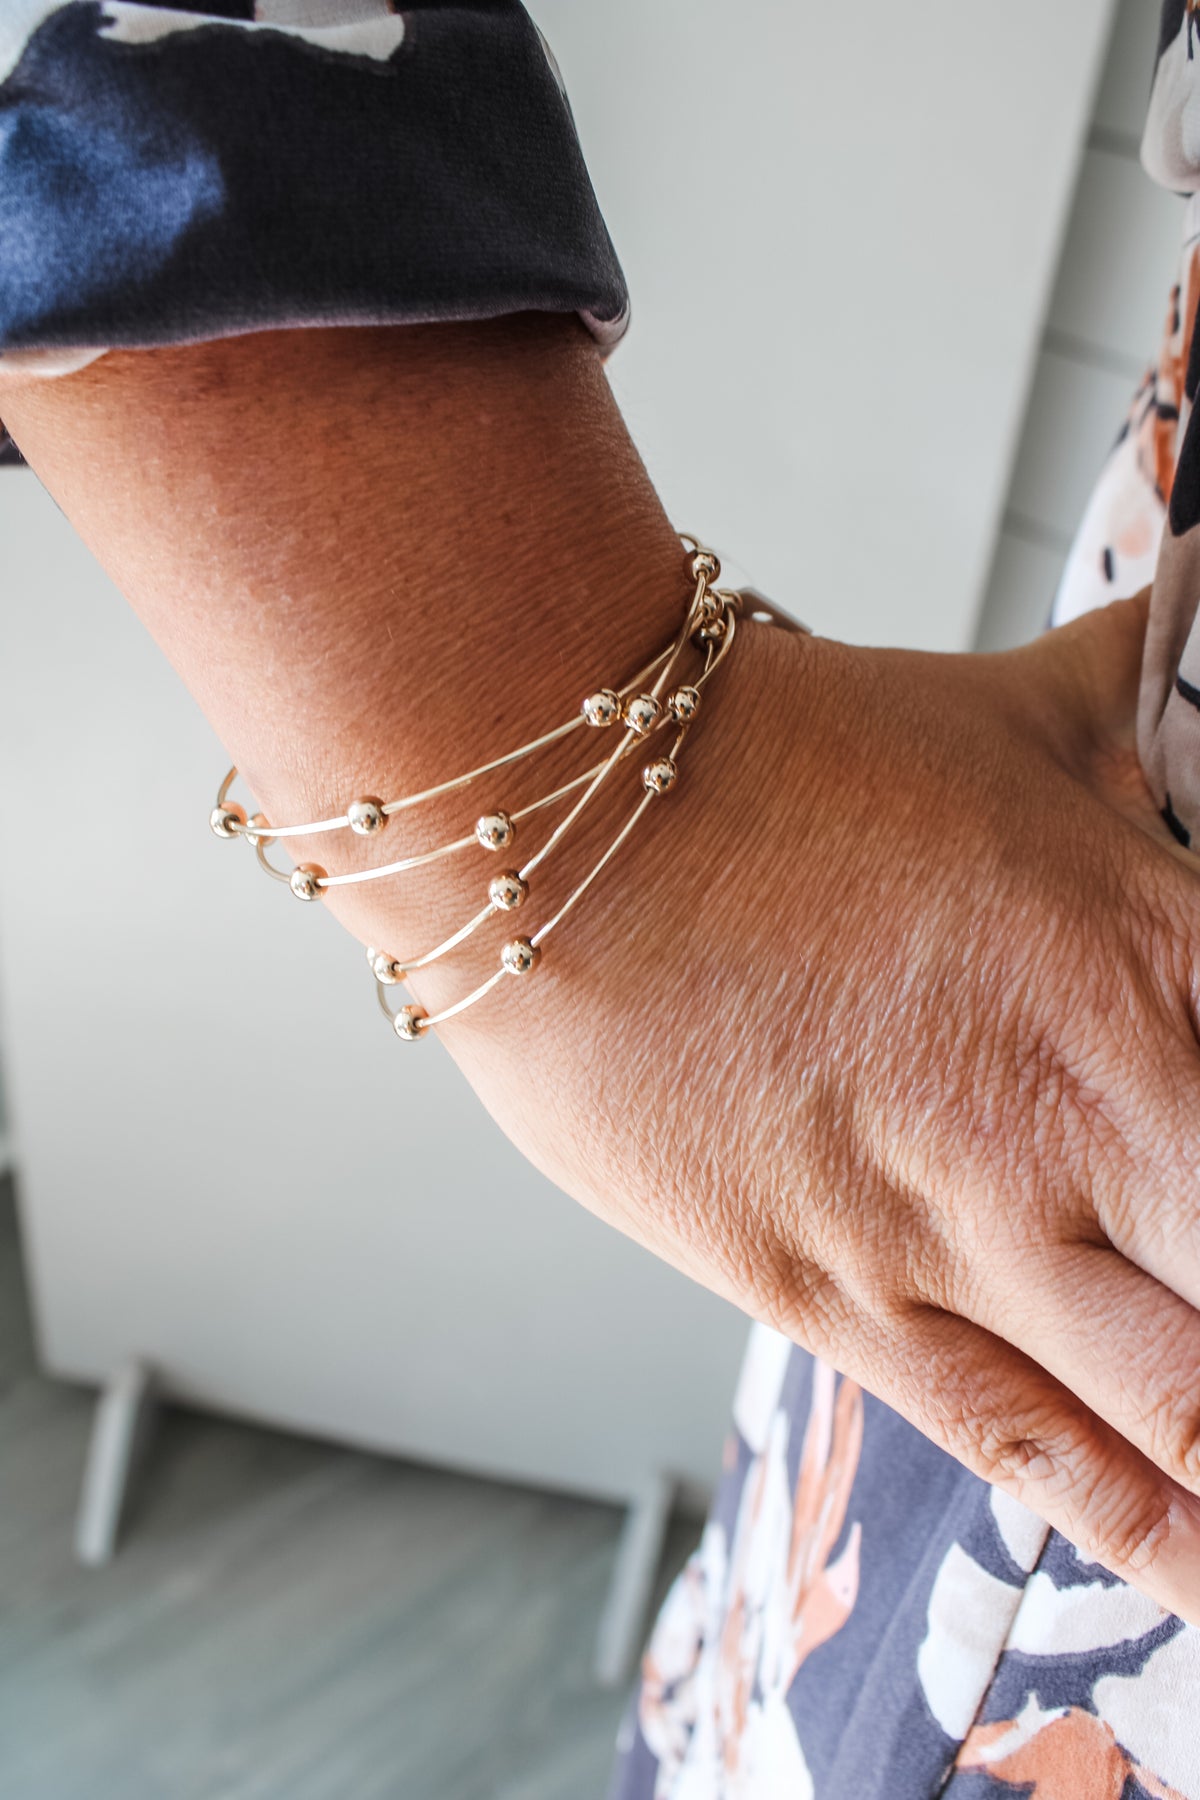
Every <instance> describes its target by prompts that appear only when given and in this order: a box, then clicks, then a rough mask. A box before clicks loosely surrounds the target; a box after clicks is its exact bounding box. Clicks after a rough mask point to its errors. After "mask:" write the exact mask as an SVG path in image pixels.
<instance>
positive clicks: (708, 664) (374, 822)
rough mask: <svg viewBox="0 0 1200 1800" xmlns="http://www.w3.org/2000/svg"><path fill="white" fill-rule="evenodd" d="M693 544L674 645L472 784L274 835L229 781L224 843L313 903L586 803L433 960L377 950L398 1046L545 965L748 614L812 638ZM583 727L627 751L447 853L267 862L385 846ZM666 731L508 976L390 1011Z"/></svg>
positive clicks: (220, 805) (520, 944)
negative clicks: (453, 798) (274, 848)
mask: <svg viewBox="0 0 1200 1800" xmlns="http://www.w3.org/2000/svg"><path fill="white" fill-rule="evenodd" d="M683 542H684V544H685V545H686V546H688V549H689V556H688V573H689V575H690V577H691V579H692V581H693V583H694V587H693V592H692V597H691V600H690V601H689V603H688V607H687V611H686V614H685V616H684V620H683V624H682V625H681V627H680V629H679V631H678V632H677V634H676V635H675V637H674V638H673V639H672V640H671V642H670V643H669V644H667V645H666V646H665V648H664V649H662V650H660V651H659V652H658V654H657V655H656V656H654V657H652V658H651V659H650V661H649V662H648V663H645V664H643V666H642V667H641V668H640V669H638V670H637V671H636V672H635V673H634V674H633V675H631V676H630V677H629V678H628V679H627V680H626V681H624V682H622V683H621V684H620V685H618V686H616V687H602V688H598V689H596V690H595V691H594V692H592V693H590V694H588V695H587V696H586V698H585V699H584V701H583V703H582V706H581V707H580V708H579V710H578V711H577V712H576V713H574V714H573V715H572V717H571V718H569V719H567V720H566V721H564V722H563V723H562V724H559V725H556V726H553V727H552V728H551V729H550V730H549V731H545V732H543V733H541V735H540V736H538V737H536V738H532V739H530V741H529V742H528V743H525V744H521V745H519V746H518V747H517V748H516V749H515V750H510V751H507V752H506V753H505V754H504V755H502V756H497V757H493V758H491V759H490V760H489V761H488V762H485V763H481V764H480V765H479V766H478V767H477V768H473V769H468V770H467V771H466V772H465V773H464V774H462V775H456V776H453V777H452V778H451V779H450V780H448V781H442V782H439V783H437V785H436V786H434V787H429V788H424V789H422V790H421V791H420V792H419V793H415V794H406V795H403V796H401V797H400V798H398V799H395V800H388V801H383V800H380V799H377V798H376V797H375V796H374V795H368V796H364V797H362V798H360V799H357V800H353V801H351V802H350V804H349V805H348V806H347V807H346V809H345V811H344V812H342V813H340V814H338V815H337V816H336V817H334V818H328V819H314V820H310V821H308V822H307V823H304V824H291V825H274V824H271V823H270V821H269V820H267V819H266V818H265V817H264V816H263V814H262V813H261V812H257V813H254V814H253V815H251V816H249V817H248V816H247V813H246V809H245V807H243V806H241V805H239V804H238V803H237V802H236V801H233V800H231V799H230V798H229V795H230V790H231V788H232V787H233V783H234V781H235V780H236V778H237V769H236V768H232V769H230V770H229V772H228V774H227V775H226V776H225V779H224V780H223V781H222V783H221V786H220V788H219V790H218V792H217V802H216V805H215V806H214V808H213V810H212V812H211V813H210V815H209V825H210V828H211V829H212V831H213V833H214V834H215V835H216V836H217V837H219V838H223V839H227V840H229V839H233V838H239V837H241V838H245V839H246V841H247V842H248V843H249V844H250V845H251V846H252V848H253V849H254V852H255V855H256V857H257V859H258V862H259V863H260V865H261V866H262V868H263V869H264V870H265V871H266V873H267V874H268V875H270V876H271V877H272V878H273V879H274V880H276V881H280V882H286V883H287V885H288V887H289V888H290V889H291V891H292V893H293V894H294V895H295V896H296V897H297V899H299V900H303V901H306V902H311V901H315V900H319V899H320V898H321V897H322V895H323V894H324V893H325V892H326V891H327V890H328V889H330V888H333V887H341V886H347V885H350V884H351V883H356V882H362V881H378V880H381V879H383V878H384V877H386V876H391V875H400V874H404V873H406V872H408V871H409V870H412V869H419V868H424V867H427V866H428V865H429V864H431V863H434V862H437V861H440V860H441V859H442V858H444V857H448V856H453V855H456V854H457V853H459V852H460V851H464V850H467V849H469V848H470V847H471V846H476V847H482V848H483V849H484V850H485V851H488V852H493V853H494V852H498V851H500V850H506V849H509V848H510V847H511V845H512V844H513V843H514V842H515V840H516V836H517V827H518V824H519V823H523V822H524V821H525V820H526V819H528V818H531V817H533V816H535V815H536V814H538V813H539V812H541V811H543V810H544V809H547V808H551V807H554V806H556V805H558V804H559V803H560V802H562V801H564V800H567V799H568V798H570V797H571V796H572V795H577V798H575V800H574V803H573V804H572V805H571V806H570V808H569V809H568V811H567V812H566V814H565V815H564V817H563V818H561V819H560V820H559V822H558V824H557V825H555V826H554V828H553V830H552V831H551V832H550V833H549V835H548V837H547V838H546V839H545V841H544V842H543V843H542V845H541V847H540V848H539V849H537V850H535V851H534V852H533V853H532V854H531V855H530V856H529V857H528V858H527V859H526V860H525V861H524V862H523V863H521V864H520V866H518V867H516V868H510V869H505V870H504V871H503V872H502V873H501V874H499V875H496V876H494V877H493V878H492V880H491V881H490V882H489V884H488V889H487V902H486V904H485V905H484V906H483V907H482V908H481V909H480V910H479V911H478V912H476V913H474V914H473V915H472V917H471V918H469V919H468V920H466V922H465V923H464V924H462V925H460V926H459V927H458V928H457V929H456V930H455V931H453V932H451V933H450V934H449V935H448V936H447V937H445V938H444V939H443V940H442V941H441V942H440V943H438V944H436V945H434V947H433V948H432V949H430V950H426V951H423V952H421V953H420V954H418V955H413V956H407V957H397V956H392V955H390V954H389V953H388V952H387V951H381V950H377V949H375V948H373V947H372V948H370V949H368V951H367V958H368V961H369V963H370V966H371V970H372V973H373V975H374V977H375V984H376V996H377V999H378V1001H379V1005H380V1007H381V1008H382V1010H383V1012H384V1014H385V1016H386V1017H387V1019H388V1020H389V1022H390V1024H391V1026H392V1029H393V1030H394V1032H395V1033H396V1035H397V1036H398V1037H399V1038H401V1039H404V1040H405V1041H408V1042H412V1041H415V1040H416V1039H417V1038H418V1037H425V1036H427V1035H428V1034H429V1032H430V1031H432V1030H433V1029H435V1028H436V1027H437V1026H439V1025H442V1024H444V1023H445V1022H446V1021H447V1020H449V1019H453V1018H456V1017H457V1016H458V1014H459V1013H462V1012H465V1011H466V1009H467V1008H468V1007H470V1006H473V1005H475V1003H476V1002H477V1001H479V1000H482V999H483V997H484V995H485V994H489V993H490V992H491V991H492V989H493V988H494V987H495V986H496V985H497V984H498V983H499V982H500V981H502V980H503V978H504V977H505V975H527V974H529V973H530V972H531V971H532V970H533V969H534V968H535V967H536V966H537V963H538V961H539V959H540V957H541V951H542V946H543V944H544V943H545V941H546V939H547V937H548V936H549V935H550V933H551V932H552V931H553V930H555V928H556V927H557V926H558V925H559V924H560V923H561V922H562V920H563V919H565V918H566V916H567V914H568V913H569V912H570V911H571V910H572V908H573V907H574V906H576V905H577V904H578V902H579V901H580V900H581V899H582V898H583V895H584V894H585V893H586V892H587V890H588V888H590V887H591V885H592V883H593V882H594V881H595V880H596V879H597V877H598V876H599V875H600V874H601V873H602V871H603V870H604V869H605V868H606V867H607V865H608V863H609V862H610V861H611V859H612V858H613V857H614V856H615V855H616V853H617V851H618V850H619V849H620V848H621V845H622V844H623V843H624V842H625V840H626V838H628V837H629V835H630V833H631V832H632V831H633V830H634V828H635V827H636V825H637V823H638V821H639V820H640V819H641V817H642V815H643V813H644V812H645V811H646V808H647V807H648V806H649V805H650V804H651V802H652V801H653V800H654V799H655V798H657V797H659V796H661V795H664V794H667V793H669V792H670V791H671V789H672V788H673V787H674V786H675V782H676V779H677V777H678V772H679V770H678V758H679V753H680V751H681V749H682V747H683V744H684V742H685V740H686V738H687V735H688V730H689V728H690V726H691V725H692V723H693V721H694V720H695V718H696V715H697V713H698V712H699V710H700V703H701V697H702V693H703V690H704V688H705V687H706V686H707V684H708V682H709V681H710V680H711V678H712V676H713V675H714V674H715V673H716V671H717V669H718V668H719V667H720V666H721V664H722V662H723V661H724V660H725V658H726V656H727V655H728V654H729V651H730V650H731V648H732V646H733V642H734V637H735V634H736V631H737V624H738V619H739V617H740V616H742V614H743V611H744V610H745V609H747V608H748V609H749V616H750V617H752V618H754V619H756V620H766V621H769V622H771V623H774V624H780V625H784V626H786V627H789V628H791V629H795V630H801V631H803V630H807V627H805V626H802V625H798V624H797V623H796V622H795V621H793V620H791V619H790V618H788V617H787V615H786V614H782V613H779V612H778V611H777V610H776V609H775V608H773V607H771V606H770V604H769V602H766V601H764V600H763V599H762V597H761V596H760V595H757V594H754V593H753V592H752V590H743V591H742V592H732V591H730V590H727V589H723V588H718V587H717V586H716V585H715V584H716V581H717V579H718V577H719V575H720V567H721V566H720V563H719V561H718V559H717V557H716V556H715V555H714V554H713V553H712V551H710V550H706V549H704V548H703V547H702V546H701V545H700V544H699V543H697V541H696V540H695V539H694V538H690V537H685V538H684V539H683ZM689 650H691V651H693V652H695V653H696V654H698V655H699V658H700V667H699V669H698V670H697V671H695V672H694V673H693V674H692V676H691V679H690V680H688V679H681V678H680V664H681V662H682V660H683V659H684V657H685V655H686V654H687V653H688V651H689ZM583 726H591V727H594V728H597V729H607V728H610V727H614V726H622V727H623V730H622V733H621V737H620V740H619V742H618V743H617V745H616V747H615V748H614V749H613V750H612V751H611V752H610V753H609V754H608V755H607V756H605V757H603V758H602V759H601V760H600V761H599V762H596V763H594V764H593V765H592V766H591V767H589V768H587V769H585V770H584V771H583V772H582V773H581V774H579V775H576V776H574V777H572V778H571V779H570V780H569V781H566V782H563V783H561V784H560V785H559V786H557V787H555V788H554V789H552V791H551V792H549V793H546V794H543V795H541V796H540V798H538V799H536V800H532V801H530V802H528V803H527V804H526V805H524V806H522V807H519V808H515V809H513V810H512V811H506V810H504V809H503V808H497V809H496V810H495V811H493V812H489V813H485V814H483V815H482V816H481V817H479V818H478V819H477V820H476V822H475V826H474V829H473V830H472V831H471V832H469V833H467V834H466V835H464V836H462V837H457V838H454V839H452V840H451V841H450V842H448V843H444V844H439V845H437V846H436V847H435V848H433V849H431V850H423V851H420V852H417V853H416V854H413V855H408V856H402V857H399V858H398V859H397V860H395V861H393V862H388V863H384V864H380V865H377V866H376V867H373V868H369V869H361V870H354V871H351V872H349V873H347V874H342V875H329V874H327V873H326V871H325V870H324V869H323V868H321V867H320V866H319V865H318V864H316V863H301V864H299V865H298V866H297V867H296V868H294V869H292V870H291V871H290V872H289V871H286V870H283V869H279V868H276V867H275V865H274V864H273V863H272V862H271V861H270V860H269V858H268V857H267V854H266V851H267V847H268V846H269V845H270V844H271V843H273V842H274V840H275V839H276V838H288V837H302V836H312V835H317V834H319V833H322V832H332V831H351V832H354V833H356V834H357V835H359V836H362V837H374V836H377V835H378V834H379V833H380V832H382V831H383V830H385V829H386V828H387V826H388V825H389V823H390V821H391V820H392V819H393V818H394V817H395V816H396V815H397V814H399V813H403V812H407V811H409V810H410V809H412V808H415V807H419V806H420V805H422V804H423V803H424V802H426V801H429V800H434V799H438V798H440V797H442V796H443V795H446V794H452V793H455V792H457V791H458V790H459V789H461V788H466V787H469V786H470V785H471V784H472V783H473V782H476V781H478V780H479V779H481V778H482V777H483V776H485V775H491V774H494V773H495V772H496V771H497V770H500V769H506V768H510V767H512V766H513V765H514V764H516V763H519V762H522V761H523V760H524V759H525V758H527V757H530V756H533V755H535V754H537V753H538V752H539V751H542V750H546V749H549V748H550V747H551V746H552V745H555V744H558V743H560V742H561V741H563V740H564V739H566V738H567V737H568V736H569V734H570V733H572V732H574V731H576V730H578V729H580V728H582V727H583ZM660 732H661V733H667V732H669V733H670V742H669V744H668V745H667V747H666V748H665V749H664V750H661V751H660V752H659V753H658V754H657V755H654V756H652V757H651V758H650V760H649V761H647V762H646V763H645V764H644V765H643V767H642V770H641V790H642V791H641V795H640V798H639V799H638V801H637V803H636V805H635V806H634V807H633V809H632V811H631V812H630V814H629V816H628V817H627V818H626V820H625V822H624V824H623V825H622V826H621V828H620V830H619V831H618V832H617V833H616V835H615V837H614V838H613V839H612V841H611V842H610V843H609V844H608V846H607V848H606V849H605V851H604V853H603V854H602V855H601V856H600V857H599V858H598V859H597V861H596V862H595V863H594V864H593V865H592V867H591V868H590V869H589V870H588V872H587V873H586V875H584V877H583V878H582V880H581V881H579V882H578V883H577V885H576V886H575V887H574V888H573V889H572V891H571V893H570V894H569V895H568V896H567V898H566V899H565V900H564V901H563V902H562V904H561V905H560V906H559V907H558V909H557V911H556V912H555V913H554V914H553V915H552V916H551V917H550V918H548V919H546V920H544V921H543V922H542V923H541V924H540V925H539V926H538V927H537V929H536V930H534V931H531V932H530V933H529V935H528V936H524V937H515V938H512V939H511V940H509V942H507V943H506V944H505V945H504V946H503V948H502V949H501V952H500V961H499V966H498V967H497V968H496V969H495V970H494V971H493V973H492V974H491V975H489V976H488V977H487V979H486V980H485V981H483V982H481V983H480V984H479V986H478V987H476V988H473V989H472V990H471V992H470V993H468V994H465V995H464V996H463V997H462V999H460V1000H457V1001H455V1002H454V1004H453V1005H451V1006H447V1007H445V1008H443V1009H442V1010H441V1011H440V1012H437V1013H434V1014H432V1015H431V1014H429V1013H428V1012H426V1010H425V1009H424V1008H423V1007H421V1006H418V1005H416V1004H415V1003H414V1004H409V1005H405V1006H402V1007H400V1008H399V1010H398V1011H396V1012H393V1011H392V1010H391V1008H390V1006H389V1005H388V1001H387V989H388V988H390V987H394V986H396V985H397V984H399V983H401V982H404V981H406V980H407V979H408V976H409V975H410V974H411V973H412V972H413V971H415V970H418V969H423V968H428V967H429V965H430V964H431V963H434V962H436V961H438V960H439V959H440V958H441V957H443V956H446V955H448V954H449V953H450V952H451V951H452V950H455V949H457V948H458V946H459V945H461V944H463V943H465V942H466V941H467V939H468V938H470V937H472V936H473V935H474V933H475V932H476V931H478V930H479V929H480V928H481V927H482V926H483V925H484V924H485V923H486V922H487V921H488V920H489V919H490V918H492V917H494V916H495V914H497V913H509V912H513V911H515V910H516V909H517V908H518V907H520V906H523V905H524V904H525V903H526V902H527V900H528V898H529V893H530V877H531V876H532V875H533V874H534V872H535V871H536V870H537V869H538V868H539V867H540V866H541V865H542V863H543V862H545V860H546V859H547V857H549V856H550V855H551V854H552V853H553V852H554V851H555V850H556V849H557V848H558V847H559V846H560V845H561V843H562V842H563V839H564V838H565V837H566V835H567V834H568V832H569V831H570V830H571V828H572V826H574V825H575V823H576V822H577V821H578V819H579V818H580V817H582V815H583V813H584V812H585V811H586V809H587V807H588V806H589V805H590V804H591V802H592V800H593V799H594V798H595V796H596V794H597V793H598V792H599V791H600V789H601V787H602V786H603V785H604V784H605V782H606V781H607V780H608V779H609V777H610V776H611V775H612V773H613V771H614V770H615V769H616V768H617V766H618V764H620V763H622V762H624V761H625V760H626V759H627V758H628V757H629V755H630V754H631V753H632V751H633V750H634V749H635V748H638V747H640V746H644V745H647V744H649V743H650V742H651V740H653V739H654V738H655V736H656V735H658V734H659V733H660Z"/></svg>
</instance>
